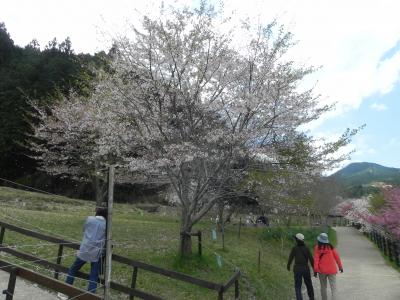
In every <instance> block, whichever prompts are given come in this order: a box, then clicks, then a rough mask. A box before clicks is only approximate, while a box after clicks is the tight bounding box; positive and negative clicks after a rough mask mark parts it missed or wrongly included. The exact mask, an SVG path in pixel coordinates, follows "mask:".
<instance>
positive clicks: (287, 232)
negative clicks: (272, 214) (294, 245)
mask: <svg viewBox="0 0 400 300" xmlns="http://www.w3.org/2000/svg"><path fill="white" fill-rule="evenodd" d="M299 232H300V233H302V234H304V238H305V242H306V244H307V245H309V246H311V245H314V244H315V243H316V239H317V236H318V235H319V234H320V233H321V232H326V233H328V235H329V238H330V240H331V242H332V244H336V232H335V231H334V230H333V229H331V228H330V227H325V226H321V227H299V226H293V227H273V228H267V229H265V230H264V232H263V233H262V235H261V239H262V240H264V241H271V240H276V241H279V240H281V239H285V240H290V241H291V240H293V237H294V235H295V234H296V233H299Z"/></svg>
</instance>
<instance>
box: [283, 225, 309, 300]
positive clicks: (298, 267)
mask: <svg viewBox="0 0 400 300" xmlns="http://www.w3.org/2000/svg"><path fill="white" fill-rule="evenodd" d="M294 238H295V240H296V246H294V247H293V248H292V251H291V252H290V255H289V260H288V264H287V269H288V271H290V265H291V264H292V261H293V259H294V267H293V273H294V289H295V291H296V300H303V296H302V294H301V286H302V284H303V279H304V284H305V285H306V287H307V294H308V297H309V299H310V300H314V288H313V285H312V281H311V273H310V268H309V266H308V263H310V265H311V267H312V268H314V259H313V257H312V254H311V252H310V250H309V249H308V248H307V246H306V245H305V243H304V235H303V234H301V233H297V234H296V235H295V236H294Z"/></svg>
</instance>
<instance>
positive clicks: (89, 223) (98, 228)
mask: <svg viewBox="0 0 400 300" xmlns="http://www.w3.org/2000/svg"><path fill="white" fill-rule="evenodd" d="M105 241H106V220H105V219H104V218H103V217H102V216H96V217H94V216H90V217H88V218H87V219H86V222H85V225H84V227H83V239H82V242H81V246H80V248H79V251H78V257H79V258H80V259H82V260H84V261H88V262H96V261H98V260H99V258H100V256H101V255H102V253H103V251H104V247H105Z"/></svg>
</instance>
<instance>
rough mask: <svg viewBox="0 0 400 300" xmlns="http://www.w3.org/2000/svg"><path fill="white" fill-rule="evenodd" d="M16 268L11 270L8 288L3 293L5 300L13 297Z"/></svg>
mask: <svg viewBox="0 0 400 300" xmlns="http://www.w3.org/2000/svg"><path fill="white" fill-rule="evenodd" d="M17 271H18V269H17V268H11V271H10V278H9V279H8V287H7V289H6V290H4V291H3V294H5V295H6V300H12V299H13V297H14V290H15V282H16V280H17Z"/></svg>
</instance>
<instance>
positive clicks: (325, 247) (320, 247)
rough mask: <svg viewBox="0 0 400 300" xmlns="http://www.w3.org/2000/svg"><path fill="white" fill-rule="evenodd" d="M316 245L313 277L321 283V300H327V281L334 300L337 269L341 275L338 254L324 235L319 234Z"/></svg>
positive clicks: (341, 269) (340, 263) (341, 268)
mask: <svg viewBox="0 0 400 300" xmlns="http://www.w3.org/2000/svg"><path fill="white" fill-rule="evenodd" d="M317 240H318V244H317V245H315V247H314V276H315V277H317V274H318V277H319V281H320V283H321V297H322V300H327V299H328V298H327V281H328V280H329V285H330V287H331V292H332V300H336V299H337V298H336V297H337V296H336V290H337V287H336V274H337V271H338V268H339V271H340V273H343V266H342V262H341V260H340V257H339V253H338V252H337V251H336V249H335V248H334V247H333V246H332V245H331V244H330V243H329V238H328V235H327V234H326V233H321V234H320V235H318V237H317Z"/></svg>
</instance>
